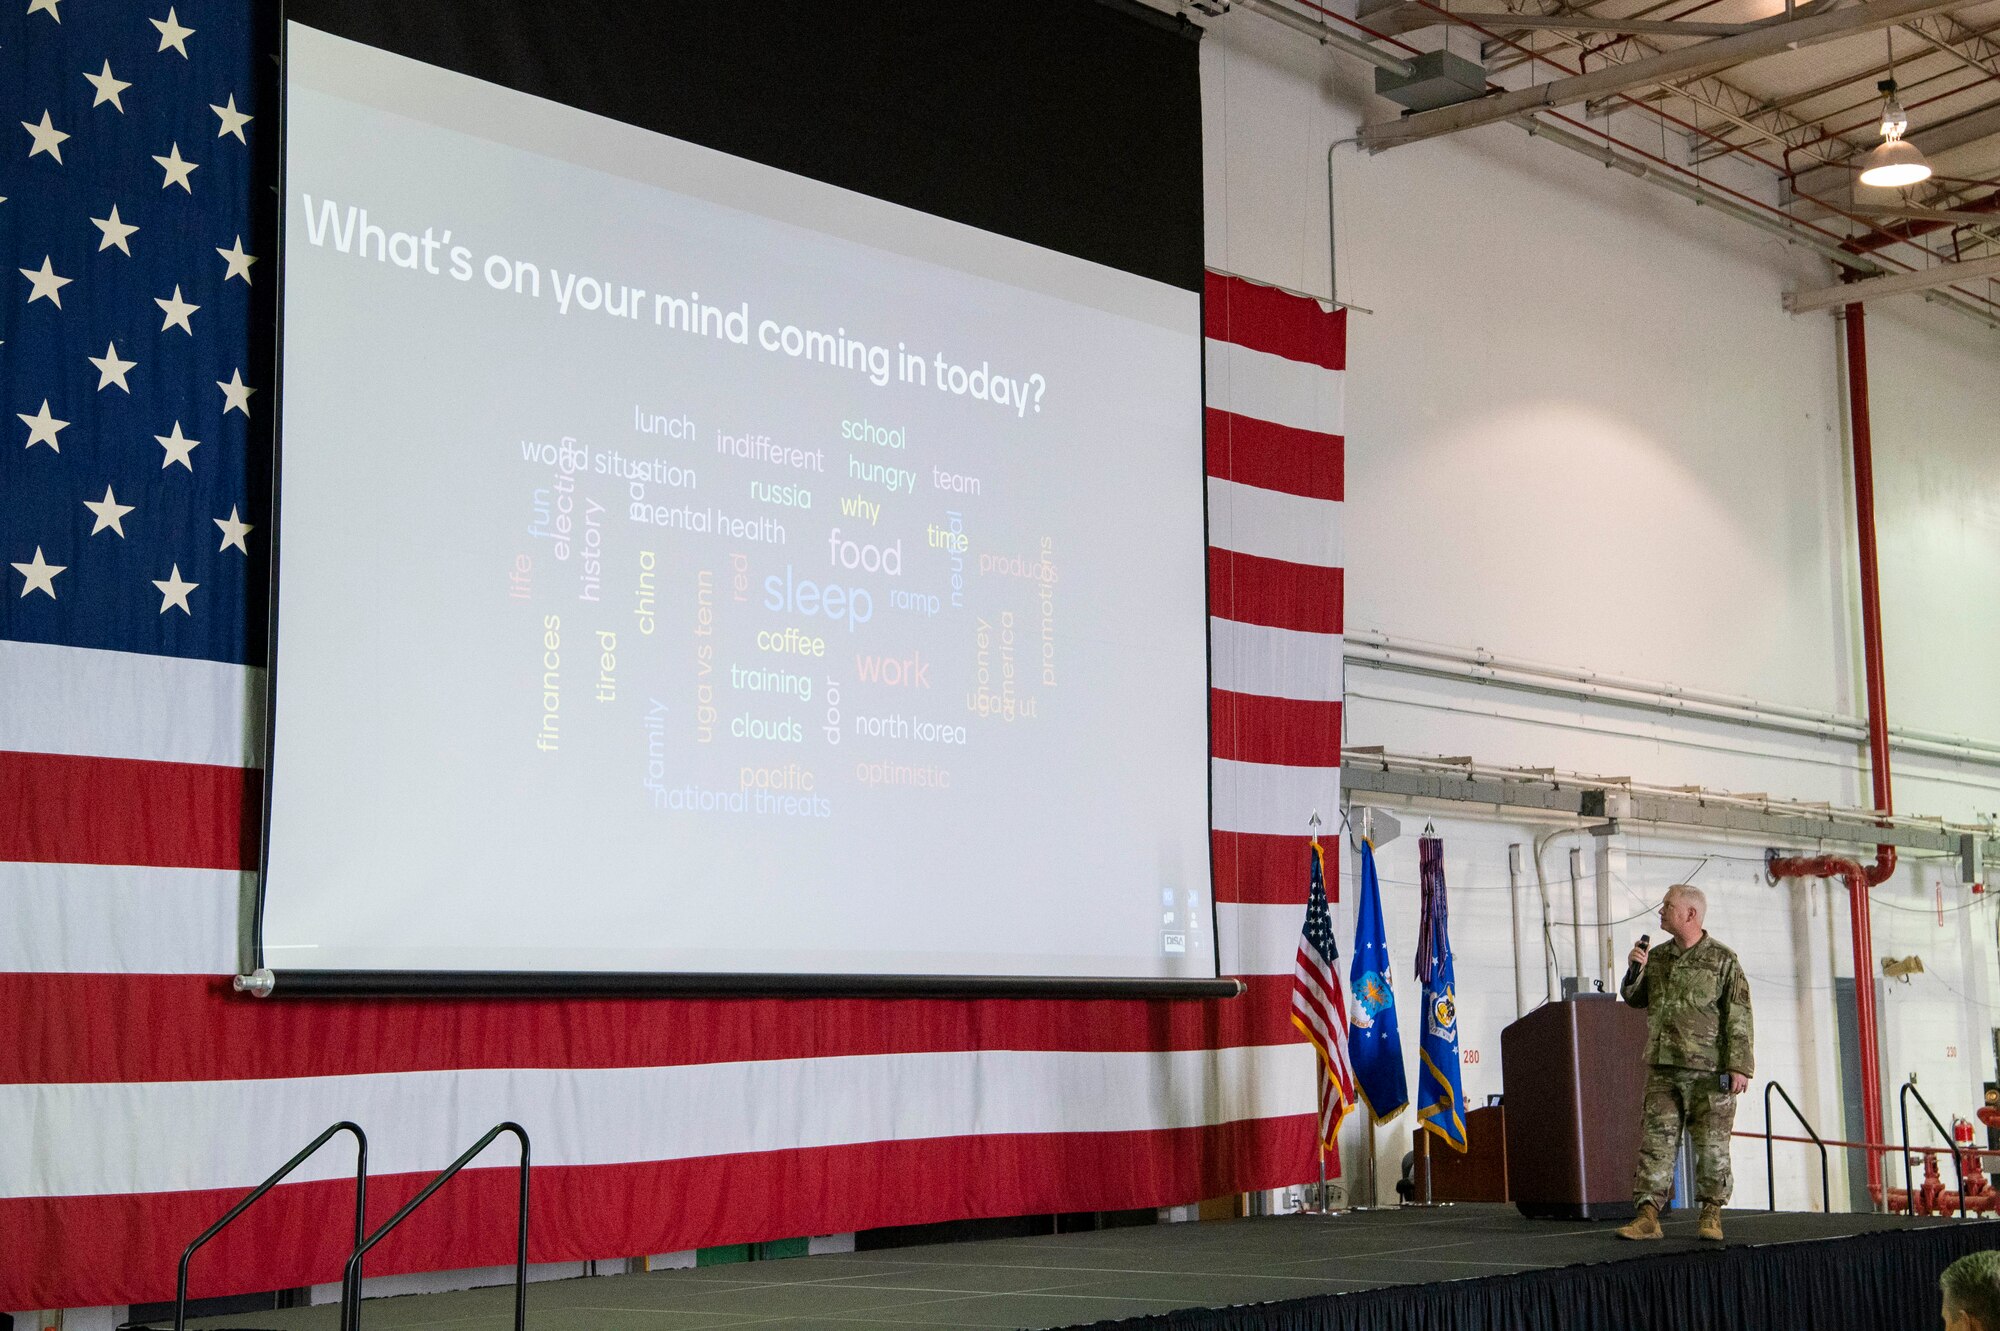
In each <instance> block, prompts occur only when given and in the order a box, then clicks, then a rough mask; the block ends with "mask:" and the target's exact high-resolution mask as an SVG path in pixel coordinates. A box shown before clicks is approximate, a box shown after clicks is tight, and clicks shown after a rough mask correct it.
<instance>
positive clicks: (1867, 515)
mask: <svg viewBox="0 0 2000 1331" xmlns="http://www.w3.org/2000/svg"><path fill="white" fill-rule="evenodd" d="M1845 324H1846V332H1847V407H1848V428H1849V431H1850V433H1851V435H1852V437H1853V440H1854V516H1855V524H1856V526H1857V527H1858V528H1859V537H1860V539H1859V541H1858V545H1859V548H1860V556H1861V651H1862V660H1863V664H1864V668H1865V670H1866V676H1867V694H1868V765H1869V771H1870V774H1871V776H1872V777H1873V783H1874V796H1875V807H1876V808H1877V809H1878V810H1880V811H1881V812H1883V813H1892V812H1894V811H1895V805H1894V801H1893V799H1892V796H1891V792H1890V787H1889V708H1888V702H1887V690H1886V688H1885V686H1884V684H1883V681H1882V597H1881V588H1880V584H1879V583H1878V581H1877V579H1876V571H1875V450H1874V441H1873V439H1872V437H1871V436H1870V434H1869V422H1868V338H1867V330H1866V328H1865V326H1864V324H1863V322H1862V314H1861V305H1860V303H1859V302H1856V303H1854V304H1852V305H1849V306H1847V308H1846V311H1845ZM1769 867H1770V872H1771V874H1772V876H1773V877H1777V878H1840V879H1842V880H1844V881H1845V882H1846V884H1847V906H1848V918H1849V928H1848V933H1849V935H1850V936H1851V938H1852V939H1853V943H1854V1015H1855V1025H1856V1026H1857V1027H1859V1035H1860V1045H1861V1069H1860V1071H1861V1124H1862V1131H1863V1136H1864V1137H1865V1138H1866V1139H1867V1140H1869V1141H1871V1142H1879V1141H1882V1140H1883V1135H1882V1134H1883V1126H1882V1063H1881V1050H1880V1047H1879V1042H1878V1041H1879V1037H1878V1034H1877V1030H1876V1024H1875V936H1874V929H1873V927H1872V926H1871V924H1870V922H1869V912H1868V889H1870V888H1872V887H1876V886H1879V885H1880V884H1881V883H1882V882H1884V881H1885V880H1886V879H1887V878H1888V877H1889V875H1890V874H1892V873H1894V872H1895V871H1896V848H1895V847H1894V846H1877V847H1875V862H1874V863H1873V864H1870V865H1863V864H1861V863H1859V862H1857V861H1855V860H1849V859H1842V858H1840V857H1839V856H1835V855H1816V856H1795V857H1786V856H1776V857H1773V858H1772V860H1771V863H1770V866H1769ZM1864 1154H1865V1155H1866V1157H1867V1160H1868V1192H1869V1195H1870V1196H1871V1197H1874V1198H1877V1199H1879V1198H1880V1197H1881V1195H1882V1161H1881V1158H1880V1157H1879V1156H1878V1155H1877V1154H1876V1153H1875V1152H1874V1151H1867V1152H1864Z"/></svg>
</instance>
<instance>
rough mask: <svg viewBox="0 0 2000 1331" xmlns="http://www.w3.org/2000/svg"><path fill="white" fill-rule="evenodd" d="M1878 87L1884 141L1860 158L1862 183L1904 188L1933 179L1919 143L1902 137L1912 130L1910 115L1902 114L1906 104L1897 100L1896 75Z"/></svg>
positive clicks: (1888, 187) (1929, 165) (1887, 187)
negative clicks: (1919, 149)
mask: <svg viewBox="0 0 2000 1331" xmlns="http://www.w3.org/2000/svg"><path fill="white" fill-rule="evenodd" d="M1875 86H1876V87H1877V88H1878V89H1880V90H1881V92H1882V142H1880V143H1878V144H1876V145H1875V146H1874V147H1873V148H1870V149H1869V150H1868V155H1867V156H1866V157H1863V158H1862V159H1861V183H1862V184H1864V185H1877V186H1881V187H1882V188H1885V189H1901V188H1903V187H1904V186H1905V185H1914V184H1916V183H1917V182H1918V181H1920V180H1928V179H1930V175H1931V164H1930V163H1929V162H1927V161H1925V160H1924V155H1923V154H1922V153H1921V152H1918V151H1917V145H1916V144H1914V143H1911V142H1909V141H1908V140H1906V139H1905V138H1904V137H1903V135H1904V134H1906V133H1908V132H1909V128H1910V118H1909V116H1907V115H1905V114H1904V113H1903V104H1902V103H1901V102H1899V101H1897V100H1896V80H1895V78H1894V77H1890V78H1886V79H1883V80H1882V81H1881V82H1880V83H1878V84H1876V85H1875Z"/></svg>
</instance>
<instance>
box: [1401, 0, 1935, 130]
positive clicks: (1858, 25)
mask: <svg viewBox="0 0 2000 1331" xmlns="http://www.w3.org/2000/svg"><path fill="white" fill-rule="evenodd" d="M1965 3H1966V0H1874V2H1873V3H1871V4H1866V5H1858V6H1853V7H1850V8H1846V9H1836V10H1833V11H1832V12H1826V11H1824V10H1819V9H1816V11H1815V12H1814V13H1812V14H1810V15H1808V16H1807V17H1805V18H1793V19H1785V18H1779V19H1769V20H1766V21H1764V22H1763V23H1760V24H1758V25H1757V27H1756V28H1755V30H1754V31H1751V32H1746V33H1742V34H1740V35H1738V36H1735V37H1718V38H1716V39H1715V40H1713V41H1707V42H1697V43H1696V44H1695V45H1693V46H1684V47H1681V48H1680V49H1678V50H1674V51H1666V52H1662V53H1661V54H1659V55H1654V56H1647V57H1645V58H1644V59H1640V60H1632V61H1628V62H1626V63H1624V64H1619V65H1606V66H1604V67H1602V68H1599V69H1594V70H1591V71H1590V72H1589V73H1587V74H1577V75H1573V76H1571V77H1569V78H1562V79H1554V80H1551V81H1550V82H1547V83H1537V84H1534V85H1532V86H1530V87H1526V88H1517V89H1512V90H1509V91H1507V92H1500V93H1493V94H1490V95H1488V96H1485V97H1480V98H1477V99H1475V100H1473V101H1469V102H1460V103H1458V104H1456V105H1453V106H1441V107H1438V108H1437V109H1436V110H1433V111H1419V112H1416V113H1415V114H1413V115H1407V116H1404V117H1403V118H1401V119H1400V120H1392V121H1385V122H1383V123H1380V124H1374V125H1367V126H1364V127H1363V128H1362V130H1361V142H1362V145H1363V146H1364V147H1366V148H1367V149H1368V150H1369V151H1370V152H1381V151H1382V150H1383V149H1385V148H1393V147H1396V146H1398V145H1400V144H1405V143H1416V142H1418V141H1420V140H1423V139H1430V138H1436V137H1437V136H1438V135H1440V134H1455V133H1457V132H1458V131H1460V130H1465V129H1472V128H1474V127H1475V126H1478V125H1490V124H1494V123H1496V122H1498V121H1502V120H1511V119H1513V118H1514V117H1516V116H1519V115H1521V114H1523V113H1524V112H1535V111H1549V110H1555V109H1557V108H1559V107H1565V106H1574V105H1575V104H1577V103H1578V102H1585V101H1589V100H1590V99H1591V98H1593V97H1602V96H1604V95H1605V94H1607V93H1614V92H1624V91H1627V90H1628V89H1632V88H1640V87H1645V86H1647V85H1649V84H1653V83H1658V82H1660V81H1661V80H1663V79H1670V78H1675V77H1693V76H1695V75H1699V74H1708V73H1713V72H1714V71H1716V70H1718V69H1724V68H1727V67H1728V66H1730V65H1735V64H1741V63H1742V62H1744V61H1746V60H1755V59H1757V58H1758V57H1760V56H1767V55H1775V54H1777V53H1779V52H1781V51H1787V50H1793V49H1796V48H1798V47H1801V46H1810V45H1814V44H1816V43H1819V42H1826V41H1833V40H1836V39H1838V38H1842V37H1851V36H1854V35H1856V34H1858V33H1864V32H1879V31H1880V30H1881V29H1883V28H1887V27H1892V26H1894V25H1896V24H1899V23H1903V22H1905V21H1907V20H1909V19H1912V18H1915V17H1918V16H1920V15H1925V14H1937V13H1942V12H1944V11H1945V10H1948V9H1951V8H1954V7H1956V6H1962V5H1963V4H1965Z"/></svg>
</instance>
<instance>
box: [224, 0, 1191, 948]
mask: <svg viewBox="0 0 2000 1331" xmlns="http://www.w3.org/2000/svg"><path fill="white" fill-rule="evenodd" d="M287 45H288V54H287V90H286V97H287V100H286V106H285V182H286V183H285V199H284V209H285V217H284V246H283V256H282V261H281V262H282V269H283V275H282V276H283V302H282V307H283V316H282V325H283V326H282V341H281V356H282V397H281V419H280V430H281V433H280V439H281V449H282V451H281V455H280V468H279V481H278V509H279V521H278V528H279V529H278V540H279V561H280V562H279V572H278V575H277V584H276V589H275V591H274V597H275V613H274V623H275V630H276V634H275V639H274V643H273V647H272V653H273V665H272V683H271V692H272V713H271V718H270V725H271V729H270V736H271V738H270V766H269V769H268V794H267V807H266V818H267V829H266V830H267V835H266V838H265V852H264V854H265V862H264V874H263V880H262V885H261V894H262V899H261V903H260V907H259V922H258V941H259V945H260V960H261V963H262V965H264V966H266V967H268V968H270V969H271V970H273V971H274V972H276V974H277V975H278V976H279V977H280V982H281V983H282V977H283V976H284V974H285V973H286V971H287V970H293V971H298V972H307V971H312V972H362V973H367V972H375V973H382V972H403V973H407V972H423V973H434V974H441V975H451V974H460V975H464V974H469V973H492V974H508V975H516V974H521V973H533V974H537V975H546V976H555V977H560V976H563V975H593V974H594V975H605V974H612V973H616V974H627V975H692V976H732V977H743V976H750V977H834V978H838V977H1015V978H1033V979H1048V980H1052V981H1053V980H1059V979H1077V978H1087V979H1104V980H1125V981H1156V982H1173V981H1183V980H1203V979H1207V980H1213V979H1214V977H1215V976H1216V965H1217V961H1216V946H1215V938H1214V924H1213V921H1214V914H1213V909H1212V902H1211V898H1210V866H1209V833H1208V827H1209V805H1208V801H1209V787H1208V781H1209V771H1208V757H1207V754H1208V677H1207V607H1206V546H1205V528H1204V509H1203V503H1204V481H1203V469H1202V451H1201V450H1202V443H1201V407H1202V402H1201V374H1202V368H1201V356H1202V343H1201V312H1200V308H1199V306H1200V298H1199V295H1198V294H1197V293H1196V292H1193V291H1188V290H1184V289H1181V288H1178V287H1174V286H1170V285H1168V284H1165V283H1162V282H1158V281H1154V280H1151V279H1148V278H1143V277H1139V276H1135V275H1133V274H1131V273H1128V272H1123V271H1119V270H1116V269H1113V268H1110V267H1106V266H1103V265H1099V264H1095V263H1090V262H1087V261H1084V260H1082V259H1078V258H1074V257H1070V256H1068V255H1065V254H1060V253H1057V252H1054V251H1052V250H1048V249H1042V248H1038V247H1036V246H1032V245H1028V244H1025V243H1023V242H1020V241H1017V240H1012V239H1008V238H1004V237H1001V236H997V235H994V234H991V233H988V232H985V231H980V230H976V229H974V228H971V227H968V226H965V225H962V224H959V223H956V222H951V221H946V220H942V219H940V218H938V217H934V216H930V215H927V214H924V213H921V212H917V211H915V210H912V209H909V208H905V207H901V206H897V205H893V204H889V203H885V202H882V201H880V200H877V199H873V198H869V197H866V196H864V195H861V194H856V193H853V192H849V191H846V190H842V189H838V188H835V187H833V186H831V185H826V184H822V183H818V182H815V181H812V180H809V179H806V178H803V177H800V176H795V175H791V174H788V173H785V172H781V171H778V170H775V169H773V168H770V167H766V166H763V165H759V164H756V163H753V162H750V161H747V160H744V159H741V158H736V157H731V156H727V155H724V154H721V153H718V152H715V151H712V150H709V149H706V148H702V147H697V146H694V145H691V144H689V143H686V142H682V141H680V140H676V139H672V138H668V137H665V136H663V135H660V134H656V133H653V132H651V131H647V130H642V129H638V128H634V127H631V126H628V125H625V124H621V123H619V122H616V121H613V120H608V119H605V118H602V117H599V116H596V115H592V114H588V113H585V112H583V111H579V110H575V109H572V108H570V107H567V106H564V105H561V104H558V103H555V102H551V101H547V100H543V99H540V98H537V97H532V96H528V95H526V94H523V93H520V92H516V91H512V90H509V89H506V88H502V87H499V86H497V85H494V84H491V83H486V82H482V81H479V80H476V79H472V78H469V77H466V76H464V75H461V74H457V73H453V72H450V71H447V70H444V69H440V68H437V67H434V66H431V65H428V64H423V63H419V62H417V61H414V60H410V59H407V58H404V57H402V56H397V55H391V54H388V53H386V52H383V51H380V50H376V49H373V48H371V47H368V46H365V45H360V44H357V43H354V42H351V41H348V40H345V39H343V38H338V37H334V36H331V35H328V34H326V33H323V32H319V31H316V30H314V29H312V28H308V27H304V26H302V25H300V24H298V23H296V22H294V23H292V24H290V25H288V31H287Z"/></svg>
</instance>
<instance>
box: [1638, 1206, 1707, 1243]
mask: <svg viewBox="0 0 2000 1331" xmlns="http://www.w3.org/2000/svg"><path fill="white" fill-rule="evenodd" d="M1618 1237H1619V1238H1621V1239H1659V1238H1665V1237H1666V1233H1665V1231H1664V1230H1662V1229H1661V1228H1660V1208H1659V1207H1657V1206H1655V1205H1653V1203H1651V1202H1640V1203H1639V1214H1638V1215H1636V1216H1634V1217H1633V1218H1632V1223H1631V1224H1629V1225H1627V1226H1625V1227H1624V1228H1623V1229H1621V1230H1619V1231H1618ZM1716 1237H1717V1238H1721V1237H1722V1233H1721V1231H1720V1230H1717V1231H1716Z"/></svg>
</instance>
